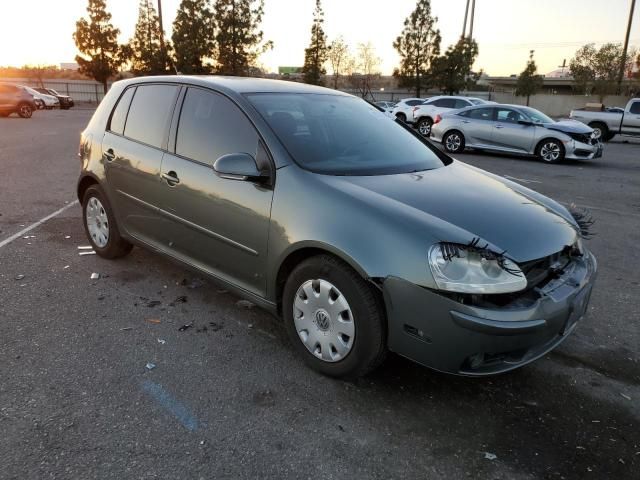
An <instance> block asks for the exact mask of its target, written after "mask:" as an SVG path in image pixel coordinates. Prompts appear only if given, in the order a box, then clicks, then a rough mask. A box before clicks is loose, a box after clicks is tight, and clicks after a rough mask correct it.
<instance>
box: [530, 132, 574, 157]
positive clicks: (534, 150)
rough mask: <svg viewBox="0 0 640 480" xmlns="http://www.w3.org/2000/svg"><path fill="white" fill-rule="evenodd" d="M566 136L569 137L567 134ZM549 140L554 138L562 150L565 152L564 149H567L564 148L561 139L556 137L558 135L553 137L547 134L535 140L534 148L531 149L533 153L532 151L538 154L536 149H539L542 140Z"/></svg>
mask: <svg viewBox="0 0 640 480" xmlns="http://www.w3.org/2000/svg"><path fill="white" fill-rule="evenodd" d="M567 137H568V138H571V137H569V136H568V135H567ZM549 140H554V141H556V142H558V143H559V144H560V148H561V149H562V150H563V151H564V152H566V151H567V149H566V148H565V146H564V142H563V141H562V139H560V138H558V137H553V136H551V135H547V136H546V137H543V138H541V139H540V140H538V141H537V142H536V146H535V148H534V149H533V153H534V155H538V150H540V148H541V147H542V144H543V143H544V142H548V141H549Z"/></svg>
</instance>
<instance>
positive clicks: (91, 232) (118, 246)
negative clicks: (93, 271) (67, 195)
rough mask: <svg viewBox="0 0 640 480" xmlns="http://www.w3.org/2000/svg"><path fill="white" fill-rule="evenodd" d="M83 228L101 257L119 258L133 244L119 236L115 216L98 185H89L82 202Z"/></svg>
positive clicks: (127, 251)
mask: <svg viewBox="0 0 640 480" xmlns="http://www.w3.org/2000/svg"><path fill="white" fill-rule="evenodd" d="M82 213H83V215H82V218H83V219H84V230H85V232H86V234H87V238H88V239H89V242H91V246H92V247H93V249H94V250H95V252H96V253H97V254H98V255H100V256H101V257H103V258H109V259H112V258H119V257H123V256H125V255H126V254H128V253H129V252H130V251H131V249H132V248H133V245H131V244H130V243H129V242H127V241H126V240H125V239H123V238H122V237H121V236H120V230H119V229H118V225H117V224H116V220H115V216H114V214H113V211H112V210H111V205H110V204H109V201H108V200H107V197H106V195H105V194H104V192H103V191H102V189H101V188H100V187H99V186H98V185H92V186H90V187H89V188H88V189H87V191H86V192H85V194H84V199H83V202H82Z"/></svg>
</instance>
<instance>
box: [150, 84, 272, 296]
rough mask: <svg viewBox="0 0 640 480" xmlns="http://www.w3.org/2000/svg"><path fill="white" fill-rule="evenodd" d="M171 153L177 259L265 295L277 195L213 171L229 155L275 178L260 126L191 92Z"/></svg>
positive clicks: (167, 202)
mask: <svg viewBox="0 0 640 480" xmlns="http://www.w3.org/2000/svg"><path fill="white" fill-rule="evenodd" d="M170 150H172V153H168V154H166V155H165V156H164V159H163V161H162V169H161V176H162V178H163V179H164V180H163V185H162V186H163V193H162V199H163V203H162V210H163V212H164V215H165V217H166V218H167V219H168V220H169V221H170V223H171V226H170V228H169V229H168V239H167V240H168V242H169V246H170V249H171V252H172V254H173V255H174V256H176V257H178V258H180V259H181V260H182V261H185V262H187V263H190V264H192V265H194V266H196V267H198V268H200V269H203V270H205V271H207V272H209V273H210V274H212V275H214V276H217V277H219V278H222V279H223V280H225V281H228V282H230V283H232V284H235V285H237V286H239V287H241V288H243V289H245V290H247V291H250V292H252V293H255V294H257V295H260V296H264V295H265V293H266V280H265V272H266V260H267V242H268V231H269V222H270V216H271V200H272V196H273V190H272V189H271V187H270V186H263V185H258V184H255V183H251V182H248V181H238V180H231V179H225V178H221V177H219V176H218V175H216V173H215V172H214V170H213V164H214V162H215V161H216V160H217V159H218V158H220V157H221V156H223V155H227V154H231V153H248V154H250V155H252V156H253V157H254V158H255V159H256V160H257V164H258V167H259V168H260V169H261V170H265V171H272V172H273V170H272V164H271V161H270V157H269V155H268V153H267V150H266V149H265V148H264V146H263V144H262V142H261V140H260V137H259V135H258V132H257V131H256V129H255V128H254V126H253V124H252V123H251V122H250V120H249V119H248V117H247V116H246V115H245V114H244V113H243V112H242V111H241V110H240V108H239V107H238V106H237V105H236V104H235V103H233V102H232V101H231V100H230V99H229V98H227V97H226V96H224V95H222V94H220V93H217V92H214V91H212V90H208V89H203V88H198V87H189V88H188V89H187V91H186V95H185V96H184V99H183V101H182V107H181V111H180V115H179V119H178V121H177V132H176V134H175V143H174V142H173V141H172V145H170Z"/></svg>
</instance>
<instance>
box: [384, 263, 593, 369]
mask: <svg viewBox="0 0 640 480" xmlns="http://www.w3.org/2000/svg"><path fill="white" fill-rule="evenodd" d="M596 270H597V265H596V260H595V258H594V257H593V255H591V254H590V253H589V254H588V255H587V256H585V257H583V258H581V259H577V260H575V261H574V262H573V264H572V268H571V269H570V271H567V272H566V273H565V274H563V276H562V277H560V278H558V279H555V280H552V281H550V282H549V283H548V284H547V285H545V287H543V288H542V289H541V290H540V292H539V298H537V299H536V300H535V301H533V302H530V303H529V304H527V305H526V306H519V305H515V304H513V305H515V306H506V307H502V308H500V307H495V308H484V307H483V308H480V307H475V306H471V305H464V304H462V303H459V302H457V301H454V300H452V299H451V298H449V297H446V296H443V295H441V294H439V293H437V292H434V291H432V290H429V289H425V288H423V287H420V286H417V285H414V284H412V283H409V282H406V281H404V280H402V279H399V278H396V277H389V278H387V279H386V280H385V282H384V285H383V293H384V299H385V304H386V308H387V318H388V328H389V332H388V346H389V349H390V350H391V351H394V352H396V353H398V354H400V355H403V356H405V357H407V358H409V359H411V360H414V361H415V362H418V363H420V364H422V365H425V366H427V367H431V368H434V369H436V370H440V371H443V372H447V373H454V374H459V375H469V376H483V375H492V374H496V373H501V372H506V371H509V370H513V369H515V368H518V367H521V366H523V365H526V364H527V363H530V362H532V361H534V360H536V359H537V358H540V357H541V356H543V355H545V354H546V353H548V352H549V351H551V350H552V349H554V348H555V347H556V346H558V345H559V344H560V343H562V342H563V341H564V339H565V338H567V336H568V335H569V334H570V333H571V332H572V331H573V330H574V328H575V327H576V325H577V323H578V321H579V320H580V319H581V318H582V316H583V315H584V313H585V312H586V309H587V305H588V303H589V298H590V295H591V290H592V288H593V284H594V281H595V277H596Z"/></svg>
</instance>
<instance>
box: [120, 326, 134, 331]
mask: <svg viewBox="0 0 640 480" xmlns="http://www.w3.org/2000/svg"><path fill="white" fill-rule="evenodd" d="M129 330H133V327H123V328H121V329H120V331H121V332H127V331H129Z"/></svg>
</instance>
